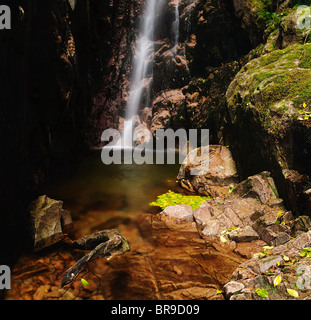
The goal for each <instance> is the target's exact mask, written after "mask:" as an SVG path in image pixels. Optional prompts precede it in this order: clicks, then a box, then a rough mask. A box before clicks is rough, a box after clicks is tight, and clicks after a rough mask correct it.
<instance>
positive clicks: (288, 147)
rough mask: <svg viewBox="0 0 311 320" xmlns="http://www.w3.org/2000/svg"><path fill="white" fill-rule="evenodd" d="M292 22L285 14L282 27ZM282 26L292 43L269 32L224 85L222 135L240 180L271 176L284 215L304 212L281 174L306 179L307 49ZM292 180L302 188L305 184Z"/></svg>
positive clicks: (310, 146) (310, 76) (310, 82)
mask: <svg viewBox="0 0 311 320" xmlns="http://www.w3.org/2000/svg"><path fill="white" fill-rule="evenodd" d="M296 18H297V17H296V15H294V14H291V16H290V17H288V16H285V17H284V18H283V19H282V22H284V21H285V20H286V19H287V20H288V21H294V19H296ZM288 21H287V22H288ZM288 25H289V26H290V28H292V29H291V30H294V31H295V32H296V35H295V36H292V38H291V39H292V41H293V42H291V41H289V40H288V41H286V42H284V43H283V42H282V41H281V40H280V39H279V37H280V30H275V31H274V33H272V34H271V35H270V37H269V38H268V41H267V43H266V44H265V45H264V46H261V50H259V51H258V52H257V54H258V55H259V56H258V57H257V58H254V59H252V60H250V61H249V62H248V63H247V64H245V65H244V66H243V67H242V69H241V70H240V71H239V72H238V74H237V75H236V77H235V78H234V80H233V81H232V82H231V84H230V85H229V88H228V90H227V93H226V99H227V105H228V114H229V121H228V123H229V124H228V126H227V129H228V130H227V132H226V133H225V135H226V138H227V141H228V143H229V144H230V146H231V147H232V150H234V151H233V152H234V156H236V157H237V159H236V160H237V164H238V167H239V169H241V170H240V172H241V174H242V176H244V177H245V176H248V175H251V174H254V173H256V172H259V171H262V170H271V171H272V174H273V176H274V178H275V180H276V183H277V185H278V188H279V190H280V193H281V196H282V197H284V198H285V200H287V204H288V206H289V207H290V209H292V210H298V211H304V209H303V206H304V204H302V203H299V202H300V200H301V199H300V196H298V197H295V201H293V197H292V195H290V194H291V193H292V190H290V189H291V188H292V187H289V186H288V179H287V178H288V175H287V174H286V172H288V170H297V172H296V174H297V177H298V176H299V175H300V174H303V175H309V176H310V175H311V169H310V165H309V162H310V158H311V121H310V118H311V44H310V43H308V37H307V35H306V34H304V33H302V31H299V30H298V29H297V28H294V27H293V24H292V23H289V22H288ZM284 28H285V27H284V26H283V31H282V32H283V33H284V30H285V29H284ZM288 30H289V29H288ZM288 30H287V31H288ZM281 38H282V37H281ZM283 39H284V38H283ZM288 39H289V38H288ZM282 46H285V47H284V48H282ZM260 51H261V54H260ZM295 179H296V178H295ZM295 179H294V180H295ZM296 180H297V181H298V180H300V181H302V180H303V181H304V183H305V184H307V182H306V181H307V180H308V179H307V178H306V177H303V178H301V177H300V178H299V179H298V178H297V179H296ZM303 188H304V186H302V188H300V189H301V190H303ZM301 192H302V191H301ZM299 207H300V208H299Z"/></svg>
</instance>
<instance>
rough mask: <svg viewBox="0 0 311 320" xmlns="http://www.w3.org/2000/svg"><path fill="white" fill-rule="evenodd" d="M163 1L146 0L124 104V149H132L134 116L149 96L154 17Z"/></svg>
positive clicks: (151, 74) (151, 75)
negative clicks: (144, 96) (128, 91)
mask: <svg viewBox="0 0 311 320" xmlns="http://www.w3.org/2000/svg"><path fill="white" fill-rule="evenodd" d="M163 1H164V0H146V7H145V11H144V16H143V20H142V23H141V26H140V34H139V38H138V42H137V46H136V50H135V57H134V63H133V74H132V79H131V83H132V86H131V89H130V93H129V97H128V101H127V104H126V113H125V121H124V129H123V134H122V138H121V141H122V142H123V146H124V147H132V146H133V142H132V136H133V135H132V132H133V129H134V120H135V116H137V115H138V111H139V108H140V105H141V102H142V98H143V95H146V97H147V98H148V97H149V96H150V89H151V83H152V79H153V73H152V68H153V58H154V31H155V28H156V17H157V16H158V13H159V11H160V10H161V8H162V3H163Z"/></svg>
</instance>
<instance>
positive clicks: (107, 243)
mask: <svg viewBox="0 0 311 320" xmlns="http://www.w3.org/2000/svg"><path fill="white" fill-rule="evenodd" d="M70 246H71V247H72V248H75V249H81V250H92V251H91V252H90V253H88V254H87V255H85V256H84V257H83V258H81V259H80V260H78V262H77V263H76V264H74V265H73V266H72V267H71V268H69V269H68V270H66V272H65V274H64V277H63V279H62V281H61V284H60V287H63V286H65V285H67V284H69V283H70V282H71V281H73V280H74V279H75V278H76V277H77V276H78V275H79V273H80V272H81V271H82V270H83V269H84V268H85V267H86V266H87V264H88V263H89V262H91V261H93V260H95V259H97V258H104V257H105V258H108V259H111V258H112V257H114V256H117V255H120V254H123V253H125V252H127V251H129V250H130V246H129V243H128V241H127V240H126V239H125V238H124V237H122V236H121V234H120V233H119V231H118V230H116V229H111V230H102V231H99V232H96V233H94V234H91V235H89V236H85V237H83V238H81V239H79V240H76V241H73V242H72V243H71V244H70Z"/></svg>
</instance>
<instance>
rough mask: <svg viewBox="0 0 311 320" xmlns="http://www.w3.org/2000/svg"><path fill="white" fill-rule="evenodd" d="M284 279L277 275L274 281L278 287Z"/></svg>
mask: <svg viewBox="0 0 311 320" xmlns="http://www.w3.org/2000/svg"><path fill="white" fill-rule="evenodd" d="M281 281H282V277H281V275H277V276H276V277H275V278H274V281H273V285H274V286H275V287H276V286H278V285H279V284H280V283H281Z"/></svg>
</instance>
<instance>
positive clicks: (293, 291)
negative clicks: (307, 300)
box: [286, 289, 299, 298]
mask: <svg viewBox="0 0 311 320" xmlns="http://www.w3.org/2000/svg"><path fill="white" fill-rule="evenodd" d="M286 291H287V292H288V294H290V295H291V296H292V297H294V298H298V297H299V294H298V292H297V291H296V290H294V289H286Z"/></svg>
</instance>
